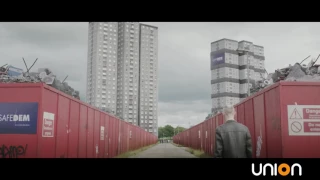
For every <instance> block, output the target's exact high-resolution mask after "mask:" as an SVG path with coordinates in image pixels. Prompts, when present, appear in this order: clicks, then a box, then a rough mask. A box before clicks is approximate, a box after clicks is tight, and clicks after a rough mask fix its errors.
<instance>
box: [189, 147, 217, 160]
mask: <svg viewBox="0 0 320 180" xmlns="http://www.w3.org/2000/svg"><path fill="white" fill-rule="evenodd" d="M186 151H187V152H189V153H191V154H193V155H195V156H196V157H198V158H212V157H211V156H210V155H208V154H206V153H205V152H204V151H200V150H196V149H192V148H189V147H188V148H186Z"/></svg>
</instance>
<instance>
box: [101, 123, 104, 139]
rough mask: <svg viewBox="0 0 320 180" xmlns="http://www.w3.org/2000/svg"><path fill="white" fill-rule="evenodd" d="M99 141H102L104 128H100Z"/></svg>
mask: <svg viewBox="0 0 320 180" xmlns="http://www.w3.org/2000/svg"><path fill="white" fill-rule="evenodd" d="M100 140H101V141H104V126H101V127H100Z"/></svg>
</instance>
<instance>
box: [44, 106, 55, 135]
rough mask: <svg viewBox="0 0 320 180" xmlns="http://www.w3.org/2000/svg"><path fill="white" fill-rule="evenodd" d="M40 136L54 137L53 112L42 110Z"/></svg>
mask: <svg viewBox="0 0 320 180" xmlns="http://www.w3.org/2000/svg"><path fill="white" fill-rule="evenodd" d="M42 137H54V114H53V113H49V112H43V123H42Z"/></svg>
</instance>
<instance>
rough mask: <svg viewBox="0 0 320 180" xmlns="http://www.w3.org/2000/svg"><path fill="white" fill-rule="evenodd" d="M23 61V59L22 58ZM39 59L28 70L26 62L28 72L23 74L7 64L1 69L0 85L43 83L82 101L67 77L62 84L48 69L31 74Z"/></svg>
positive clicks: (40, 69)
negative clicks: (67, 80)
mask: <svg viewBox="0 0 320 180" xmlns="http://www.w3.org/2000/svg"><path fill="white" fill-rule="evenodd" d="M22 59H23V58H22ZM37 60H38V59H36V60H35V61H34V63H33V64H32V66H31V67H30V68H28V66H27V64H26V62H25V60H24V59H23V62H24V64H25V66H26V69H27V71H26V72H23V70H22V69H19V68H16V67H13V66H7V64H5V65H3V66H1V67H0V83H39V82H43V83H46V84H47V85H49V86H51V87H53V88H55V89H58V90H59V91H62V92H64V93H66V94H68V95H70V96H72V97H74V98H76V99H79V100H80V96H79V91H75V90H74V89H73V88H72V87H70V86H69V85H68V83H67V82H65V80H66V79H67V77H68V76H67V77H66V78H65V79H64V80H63V81H62V82H61V81H60V80H58V79H57V78H56V75H54V74H53V73H52V72H51V71H50V69H48V68H39V69H38V72H30V69H31V68H32V67H33V65H34V64H35V63H36V62H37Z"/></svg>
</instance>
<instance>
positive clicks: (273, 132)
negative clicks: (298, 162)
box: [262, 86, 320, 158]
mask: <svg viewBox="0 0 320 180" xmlns="http://www.w3.org/2000/svg"><path fill="white" fill-rule="evenodd" d="M289 87H290V86H289ZM293 87H294V86H293ZM279 88H280V86H278V87H276V88H274V89H271V90H270V91H267V92H265V106H264V107H265V118H266V120H265V125H266V135H267V137H266V138H264V139H262V143H264V141H265V142H266V144H267V150H266V151H267V157H268V158H287V157H283V149H282V148H283V147H286V146H285V145H284V144H282V142H284V141H283V140H282V138H283V136H282V135H281V130H282V131H283V130H284V129H288V126H282V128H281V113H280V110H281V106H280V98H283V97H285V96H286V95H289V94H290V93H293V90H292V89H290V90H289V91H287V93H283V95H282V96H281V97H280V93H279V92H280V89H279ZM291 88H292V86H291ZM316 92H317V93H318V92H319V89H318V90H317V91H316ZM316 92H315V93H311V94H317V93H316ZM300 93H301V92H300V91H298V92H296V95H295V96H293V97H294V98H290V100H289V103H290V102H292V101H293V99H294V101H296V102H298V103H299V104H300V103H301V100H305V97H301V96H300ZM303 94H308V93H303ZM298 98H301V100H299V99H298ZM312 99H315V97H312ZM316 102H318V103H319V101H316ZM281 104H285V103H284V102H282V103H281ZM282 113H283V114H285V112H282ZM287 119H288V118H287ZM264 137H265V136H264ZM280 137H282V138H280ZM301 142H303V143H302V144H300V143H299V144H300V147H303V148H302V149H301V153H302V154H308V155H310V152H312V150H308V153H307V152H306V151H305V148H306V147H310V146H308V145H307V144H304V143H305V142H307V141H304V140H302V141H301ZM316 142H318V143H319V142H320V141H316ZM296 143H298V142H297V139H295V140H294V141H293V144H294V147H293V149H294V150H292V149H291V148H290V150H289V151H290V152H296V151H297V149H298V147H296ZM309 143H311V141H309ZM311 144H312V145H313V143H311ZM308 149H309V148H308ZM310 149H313V150H315V148H310ZM317 152H318V151H317ZM308 155H303V156H300V157H305V158H307V157H317V156H308ZM291 157H294V156H291Z"/></svg>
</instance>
